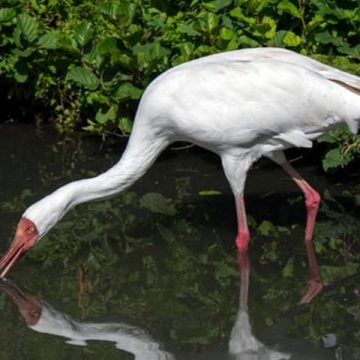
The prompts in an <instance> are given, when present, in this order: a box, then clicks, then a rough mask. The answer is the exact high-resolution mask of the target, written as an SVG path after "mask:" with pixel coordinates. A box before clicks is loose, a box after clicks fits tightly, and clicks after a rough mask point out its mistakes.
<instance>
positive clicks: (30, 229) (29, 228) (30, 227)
mask: <svg viewBox="0 0 360 360" xmlns="http://www.w3.org/2000/svg"><path fill="white" fill-rule="evenodd" d="M34 231H35V228H34V227H33V226H29V227H28V228H27V229H26V232H27V233H28V234H32V233H33V232H34Z"/></svg>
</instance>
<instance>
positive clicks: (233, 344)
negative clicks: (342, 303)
mask: <svg viewBox="0 0 360 360" xmlns="http://www.w3.org/2000/svg"><path fill="white" fill-rule="evenodd" d="M238 265H239V271H240V295H239V310H238V312H237V314H236V319H235V324H234V326H233V328H232V331H231V334H230V341H229V353H230V354H231V355H232V356H233V358H234V359H236V360H260V359H261V360H287V359H290V358H291V355H290V354H287V353H283V352H279V351H276V350H274V349H271V348H269V347H267V346H265V345H264V344H263V343H262V342H261V341H259V340H258V339H257V338H256V337H255V336H254V335H253V333H252V329H251V324H250V318H249V313H248V290H249V275H250V260H249V256H248V253H247V252H241V251H239V252H238Z"/></svg>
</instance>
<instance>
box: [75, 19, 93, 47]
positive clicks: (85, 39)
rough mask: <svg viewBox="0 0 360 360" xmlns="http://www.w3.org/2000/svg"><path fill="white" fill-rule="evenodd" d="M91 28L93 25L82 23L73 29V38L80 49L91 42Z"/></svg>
mask: <svg viewBox="0 0 360 360" xmlns="http://www.w3.org/2000/svg"><path fill="white" fill-rule="evenodd" d="M92 28H93V25H92V24H91V23H89V22H87V21H83V22H81V23H80V24H79V25H78V26H77V27H76V28H75V29H74V38H75V40H76V42H77V43H78V44H79V45H80V46H81V47H84V46H85V45H86V44H88V43H89V41H90V40H92V38H93V29H92Z"/></svg>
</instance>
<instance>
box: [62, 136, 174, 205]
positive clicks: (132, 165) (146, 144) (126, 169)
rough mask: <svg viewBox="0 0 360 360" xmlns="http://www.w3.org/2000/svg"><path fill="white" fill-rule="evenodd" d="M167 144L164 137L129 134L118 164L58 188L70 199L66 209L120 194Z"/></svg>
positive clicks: (137, 177)
mask: <svg viewBox="0 0 360 360" xmlns="http://www.w3.org/2000/svg"><path fill="white" fill-rule="evenodd" d="M167 145H168V142H167V141H166V140H165V139H163V138H151V141H150V139H149V138H147V137H142V138H139V137H136V136H134V137H131V138H130V139H129V143H128V145H127V147H126V149H125V151H124V153H123V155H122V157H121V159H120V160H119V162H118V163H116V164H115V165H114V166H113V167H111V168H110V169H109V170H108V171H106V172H104V173H102V174H100V175H98V176H96V177H94V178H88V179H83V180H79V181H75V182H73V183H70V184H68V185H65V186H64V187H63V188H60V189H59V190H57V191H60V192H63V193H64V194H66V196H68V198H69V200H70V201H69V204H68V206H69V209H71V208H72V207H74V206H76V205H78V204H81V203H84V202H88V201H93V200H101V199H106V198H109V197H112V196H114V195H116V194H118V193H121V192H122V191H124V190H125V189H126V188H128V187H129V186H131V185H132V184H133V183H134V182H135V181H136V180H138V179H139V178H140V177H141V176H143V175H144V173H145V172H146V171H147V170H148V168H149V167H150V166H151V165H152V164H153V162H154V161H155V160H156V158H157V157H158V156H159V154H160V153H161V152H162V151H163V150H164V148H165V147H166V146H167Z"/></svg>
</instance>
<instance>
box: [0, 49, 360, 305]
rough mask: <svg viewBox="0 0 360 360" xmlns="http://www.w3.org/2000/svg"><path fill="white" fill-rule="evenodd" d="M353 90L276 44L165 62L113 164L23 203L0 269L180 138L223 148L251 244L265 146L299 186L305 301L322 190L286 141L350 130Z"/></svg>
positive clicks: (350, 79)
mask: <svg viewBox="0 0 360 360" xmlns="http://www.w3.org/2000/svg"><path fill="white" fill-rule="evenodd" d="M359 95H360V78H359V77H357V76H354V75H350V74H348V73H345V72H342V71H340V70H337V69H334V68H332V67H329V66H326V65H323V64H321V63H319V62H317V61H315V60H312V59H310V58H308V57H305V56H302V55H298V54H296V53H294V52H291V51H288V50H285V49H277V48H257V49H244V50H238V51H233V52H227V53H221V54H217V55H211V56H207V57H204V58H201V59H198V60H194V61H190V62H188V63H185V64H181V65H179V66H176V67H174V68H172V69H170V70H168V71H166V72H165V73H163V74H162V75H160V76H159V77H158V78H157V79H155V80H154V81H153V82H152V83H151V84H150V85H149V86H148V88H147V89H146V90H145V92H144V95H143V97H142V99H141V101H140V105H139V108H138V111H137V113H136V117H135V121H134V126H133V131H132V134H131V136H130V139H129V142H128V145H127V148H126V150H125V152H124V154H123V156H122V157H121V159H120V161H119V162H118V163H117V164H115V165H114V166H113V167H112V168H111V169H109V170H108V171H106V172H105V173H103V174H100V175H99V176H96V177H94V178H90V179H84V180H80V181H75V182H72V183H70V184H67V185H65V186H63V187H61V188H59V189H58V190H56V191H55V192H53V193H52V194H50V195H48V196H46V197H45V198H43V199H41V200H40V201H38V202H37V203H35V204H33V205H32V206H30V207H29V208H28V209H27V210H26V211H25V213H24V214H23V217H22V218H21V220H20V222H19V224H18V227H17V231H16V234H15V239H14V242H13V244H12V246H11V247H10V249H9V251H8V252H7V254H6V255H5V256H4V257H3V258H2V259H1V260H0V268H3V271H2V274H1V276H2V277H4V276H5V275H6V274H7V273H8V271H9V270H10V268H11V267H12V266H13V264H14V263H15V262H16V261H17V259H18V258H19V257H20V256H21V254H23V253H24V252H25V251H26V250H28V249H29V248H30V247H31V246H33V245H34V244H36V243H37V241H38V240H39V239H40V238H41V237H43V236H44V235H45V234H46V233H47V232H48V231H49V230H50V229H51V228H52V227H53V226H54V225H55V224H56V223H57V222H58V221H59V220H60V219H61V218H62V217H63V216H64V215H65V214H66V213H67V212H68V211H69V210H70V209H72V208H73V207H74V206H76V205H78V204H80V203H83V202H86V201H91V200H99V199H103V198H107V197H110V196H113V195H115V194H117V193H119V192H121V191H123V190H124V189H126V188H127V187H129V186H130V185H131V184H133V183H134V182H135V181H136V180H137V179H139V178H140V177H141V176H142V175H143V174H144V173H145V172H146V170H147V169H148V168H149V167H150V165H151V164H152V163H153V162H154V161H155V159H156V158H157V156H158V155H159V154H160V153H161V151H163V150H164V149H165V148H166V147H167V146H168V145H169V144H170V143H172V142H174V141H179V140H180V141H189V142H192V143H194V144H197V145H199V146H202V147H204V148H206V149H208V150H210V151H213V152H215V153H216V154H218V155H219V156H220V157H221V161H222V165H223V167H224V171H225V174H226V177H227V179H228V180H229V183H230V185H231V189H232V191H233V193H234V196H235V202H236V211H237V220H238V231H237V237H236V245H237V248H238V249H239V251H242V252H245V251H247V248H248V244H249V239H250V236H249V230H248V225H247V221H246V213H245V204H244V186H245V179H246V174H247V171H248V170H249V168H250V166H251V165H252V164H253V163H254V162H255V161H256V160H258V159H259V158H260V157H262V156H265V157H267V158H269V159H271V160H273V161H275V162H276V163H277V164H279V165H281V166H282V167H283V168H284V170H285V171H286V172H287V173H288V174H289V175H290V176H291V177H292V179H293V180H294V181H295V182H296V184H297V185H298V186H299V187H300V188H301V190H302V191H303V192H304V195H305V199H306V209H307V222H306V230H305V243H306V249H307V254H308V262H309V267H310V274H309V278H310V280H309V285H310V286H309V291H308V293H307V294H305V295H304V297H303V298H302V300H301V302H309V301H310V300H311V299H312V298H313V297H314V296H315V295H316V294H317V293H318V292H319V291H320V290H321V288H322V282H321V278H320V274H319V269H318V266H317V264H316V259H315V254H314V250H313V246H312V235H313V229H314V224H315V218H316V214H317V210H318V206H319V201H320V196H319V194H318V193H317V192H316V191H315V190H314V189H313V188H312V187H311V186H310V185H309V184H308V183H307V182H306V181H305V180H304V179H303V178H302V177H301V176H300V175H299V173H298V172H297V171H296V170H295V169H293V167H292V166H291V165H290V164H289V163H288V162H287V161H286V158H285V155H284V153H283V150H285V149H287V148H290V147H294V146H295V147H311V145H312V140H313V139H315V138H317V137H318V136H320V135H322V134H324V133H326V132H327V131H329V130H330V129H331V128H333V127H335V126H337V125H341V124H343V123H345V124H347V125H348V127H349V128H350V130H351V131H352V132H353V133H356V132H357V128H358V122H359V121H360V101H359V100H360V97H359Z"/></svg>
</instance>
